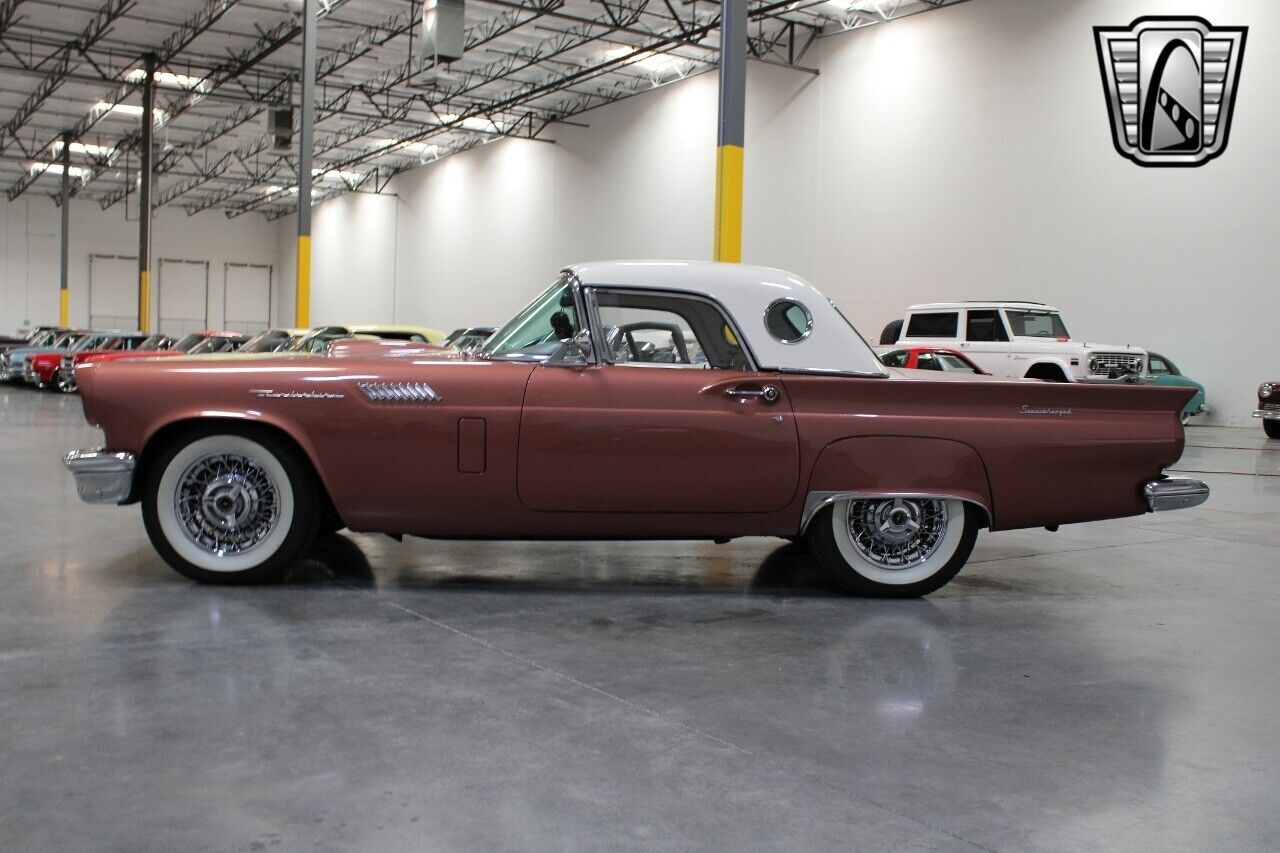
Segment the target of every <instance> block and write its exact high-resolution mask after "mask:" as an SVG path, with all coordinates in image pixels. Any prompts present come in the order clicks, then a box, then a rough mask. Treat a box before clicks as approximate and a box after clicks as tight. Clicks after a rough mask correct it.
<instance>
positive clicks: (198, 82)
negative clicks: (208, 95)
mask: <svg viewBox="0 0 1280 853" xmlns="http://www.w3.org/2000/svg"><path fill="white" fill-rule="evenodd" d="M125 79H126V80H128V81H129V82H130V83H142V82H144V81H145V80H146V79H147V70H146V69H145V68H135V69H133V70H132V71H130V72H129V73H128V74H126V75H125ZM155 81H156V82H157V83H159V84H160V85H161V86H168V87H169V88H171V89H184V90H186V91H188V92H192V91H194V92H207V91H209V84H208V83H207V82H206V81H205V80H204V79H203V78H201V77H192V76H190V75H187V74H173V73H171V72H169V71H157V72H156V73H155Z"/></svg>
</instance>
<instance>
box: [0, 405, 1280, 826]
mask: <svg viewBox="0 0 1280 853" xmlns="http://www.w3.org/2000/svg"><path fill="white" fill-rule="evenodd" d="M1189 435H1190V443H1191V444H1192V446H1191V447H1189V449H1188V451H1187V453H1186V456H1185V457H1184V459H1183V461H1182V463H1181V466H1182V470H1185V471H1188V472H1199V474H1198V476H1202V477H1203V479H1205V480H1207V481H1208V482H1209V483H1210V484H1211V485H1212V486H1213V488H1214V496H1213V498H1212V499H1211V501H1210V503H1209V504H1208V505H1207V506H1205V507H1202V508H1200V509H1197V510H1191V511H1186V512H1181V513H1172V514H1168V515H1165V516H1162V517H1157V516H1147V517H1145V518H1138V519H1131V520H1128V521H1118V522H1107V523H1102V524H1090V525H1080V526H1074V527H1070V528H1064V529H1063V530H1062V531H1061V532H1059V533H1057V534H1051V533H1047V532H1044V531H1031V532H1014V533H1000V534H984V535H982V536H980V537H979V543H978V547H977V550H976V551H975V553H974V556H973V560H972V562H971V563H970V565H969V567H968V568H966V569H965V571H964V572H962V573H961V575H960V576H959V577H958V578H957V579H956V580H955V581H954V582H953V583H952V584H951V585H950V586H948V587H947V588H945V589H944V590H943V591H941V592H940V593H937V594H935V595H934V596H932V597H931V598H929V599H927V600H923V601H910V602H883V601H860V600H853V599H847V598H841V597H838V596H835V595H833V594H832V593H830V592H829V591H828V590H827V589H826V588H825V587H824V586H823V585H822V584H821V583H820V582H819V581H818V579H817V577H816V575H815V572H814V568H813V566H812V564H811V562H810V561H809V560H808V559H807V558H806V557H805V555H804V554H803V553H801V552H800V551H798V550H797V549H795V548H793V547H786V546H783V544H782V543H780V542H779V541H776V540H765V539H759V540H742V541H738V542H735V543H732V544H731V545H726V546H714V545H711V544H702V543H663V544H630V543H614V544H604V545H601V544H582V545H577V544H523V543H498V544H486V543H440V542H426V541H415V542H405V543H403V544H397V543H395V542H392V541H391V540H389V539H385V538H382V537H375V536H341V537H331V538H330V539H328V540H327V541H325V542H324V543H323V544H322V545H321V546H320V547H319V548H318V549H317V551H316V553H315V555H314V558H313V559H312V560H310V561H309V562H308V563H307V565H306V566H303V567H301V568H300V569H299V571H298V573H297V577H296V578H295V580H294V582H293V583H291V584H288V585H285V586H282V587H276V588H261V589H215V588H207V587H199V586H196V585H194V584H191V583H189V582H187V581H186V580H184V579H183V578H181V577H180V576H178V575H177V574H175V573H173V572H172V571H170V570H169V569H168V568H166V567H165V566H164V565H163V564H162V563H161V561H160V560H159V558H158V557H157V556H156V555H155V553H154V552H153V551H152V550H151V547H150V546H149V545H148V543H147V539H146V536H145V534H144V533H143V530H142V523H141V519H140V517H139V513H138V510H137V509H136V508H128V509H112V508H107V507H89V506H85V505H82V504H81V503H80V502H79V501H78V500H77V499H76V498H75V495H74V493H73V491H72V486H71V481H70V478H69V477H68V476H67V475H66V474H65V473H64V472H63V471H62V468H61V465H60V463H59V455H60V454H61V453H62V452H63V451H64V450H66V449H68V448H71V447H78V446H88V445H92V444H95V443H96V442H97V441H98V435H97V433H96V432H95V431H93V430H91V429H89V428H88V427H87V426H86V425H85V424H84V422H83V420H82V418H81V415H80V405H79V402H78V400H77V399H76V398H64V397H58V396H54V395H50V394H37V393H34V392H29V391H27V390H25V389H17V388H15V389H11V390H7V389H6V390H0V472H2V474H0V476H2V478H3V479H2V480H0V482H3V484H4V488H3V494H2V495H0V508H2V509H0V517H2V518H3V519H4V522H5V523H4V526H3V528H2V529H0V554H2V555H3V556H2V557H0V579H2V580H3V592H2V593H0V685H2V686H3V689H2V690H0V721H2V722H0V849H4V850H47V849H61V850H66V849H128V850H138V849H147V848H152V849H155V848H163V849H184V850H206V849H208V850H329V849H335V850H336V849H344V850H345V849H353V848H354V849H376V850H401V849H405V850H408V849H412V850H419V849H480V850H503V849H510V850H516V849H519V850H529V849H556V850H592V851H595V850H608V849H620V848H631V849H635V848H644V849H690V848H703V849H706V848H717V849H755V848H788V849H834V848H857V849H883V848H890V847H905V848H925V849H947V850H952V849H969V848H978V849H990V850H1028V849H1065V848H1084V847H1090V848H1107V849H1114V850H1132V849H1136V848H1142V849H1173V848H1178V849H1188V848H1191V849H1214V850H1220V849H1245V850H1263V849H1272V850H1274V849H1277V848H1280V761H1278V759H1280V723H1278V722H1277V705H1280V670H1278V669H1277V657H1278V653H1280V619H1277V605H1278V604H1280V596H1278V595H1277V587H1276V583H1277V579H1280V442H1271V443H1270V445H1269V446H1267V443H1266V442H1265V440H1264V439H1263V438H1262V432H1261V430H1260V429H1223V428H1195V429H1192V430H1190V431H1189ZM1046 488H1052V484H1051V483H1046Z"/></svg>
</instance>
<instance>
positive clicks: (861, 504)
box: [848, 498, 947, 570]
mask: <svg viewBox="0 0 1280 853" xmlns="http://www.w3.org/2000/svg"><path fill="white" fill-rule="evenodd" d="M848 526H849V538H850V540H852V542H853V547H854V548H856V549H857V551H858V553H859V554H860V555H862V557H863V558H865V559H866V560H867V561H869V562H871V563H874V564H875V565H877V566H879V567H880V568H882V569H890V570H895V569H909V568H912V567H913V566H918V565H920V564H921V563H923V562H924V561H926V560H928V559H929V558H930V557H932V556H933V555H934V554H935V553H936V552H937V550H938V548H939V547H940V546H941V545H942V538H943V536H944V535H945V534H946V532H947V509H946V502H945V501H941V500H916V499H911V498H891V499H884V500H858V501H849V507H848Z"/></svg>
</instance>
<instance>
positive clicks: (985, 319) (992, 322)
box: [965, 311, 1009, 341]
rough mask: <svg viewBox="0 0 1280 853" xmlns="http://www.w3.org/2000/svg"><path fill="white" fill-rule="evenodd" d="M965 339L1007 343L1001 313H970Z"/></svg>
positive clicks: (1007, 337)
mask: <svg viewBox="0 0 1280 853" xmlns="http://www.w3.org/2000/svg"><path fill="white" fill-rule="evenodd" d="M965 339H966V340H970V341H1007V340H1009V336H1008V335H1007V334H1005V331H1004V323H1003V322H1001V320H1000V312H999V311H970V312H969V314H968V322H967V326H966V328H965Z"/></svg>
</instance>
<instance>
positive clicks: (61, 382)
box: [53, 370, 76, 394]
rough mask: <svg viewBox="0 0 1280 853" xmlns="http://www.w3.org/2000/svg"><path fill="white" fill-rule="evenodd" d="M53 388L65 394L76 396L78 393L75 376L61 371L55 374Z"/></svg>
mask: <svg viewBox="0 0 1280 853" xmlns="http://www.w3.org/2000/svg"><path fill="white" fill-rule="evenodd" d="M53 387H55V388H57V389H58V390H59V391H61V392H62V393H63V394H74V393H75V392H76V378H75V375H74V374H69V373H67V372H66V371H65V370H59V371H58V372H57V373H55V374H53Z"/></svg>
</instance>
